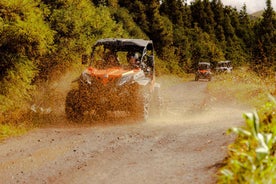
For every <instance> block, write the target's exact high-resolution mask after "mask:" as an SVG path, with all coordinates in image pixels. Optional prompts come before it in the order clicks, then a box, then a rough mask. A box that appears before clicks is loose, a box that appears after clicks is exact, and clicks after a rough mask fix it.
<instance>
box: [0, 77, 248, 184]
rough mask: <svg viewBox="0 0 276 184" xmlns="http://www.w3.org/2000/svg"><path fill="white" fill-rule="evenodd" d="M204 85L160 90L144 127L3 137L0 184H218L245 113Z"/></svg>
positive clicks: (127, 124) (114, 123) (55, 129)
mask: <svg viewBox="0 0 276 184" xmlns="http://www.w3.org/2000/svg"><path fill="white" fill-rule="evenodd" d="M207 84H208V82H204V81H199V82H194V81H190V82H183V83H178V84H175V85H174V86H171V87H169V88H166V89H163V90H162V96H163V102H164V107H165V108H164V110H163V111H162V114H161V116H160V117H150V119H149V121H148V122H145V123H142V122H140V123H133V122H131V121H130V120H127V119H124V120H122V119H120V120H116V119H113V120H110V121H109V122H105V123H90V122H86V123H85V124H84V125H72V124H68V122H66V120H64V119H62V118H59V119H58V121H59V122H51V126H50V127H48V128H41V129H37V130H34V131H32V132H30V133H28V134H27V135H24V136H21V137H16V138H11V139H8V140H6V141H4V142H3V143H1V144H0V180H1V181H0V183H3V182H4V183H115V184H116V183H118V184H122V183H126V184H130V183H133V184H137V183H149V184H150V183H152V184H155V183H156V184H157V183H158V184H162V183H164V184H165V183H183V184H186V183H193V184H194V183H202V184H208V183H209V184H211V183H215V181H216V180H215V173H216V171H217V166H219V165H220V163H221V161H222V160H223V159H224V158H225V156H226V149H227V145H228V144H229V143H230V142H231V141H233V139H234V137H233V136H229V135H226V133H225V132H226V131H227V129H228V128H230V127H233V126H239V125H240V124H241V123H242V122H243V120H242V113H243V112H245V110H246V109H245V108H244V107H241V106H240V105H237V104H235V103H229V102H223V101H221V100H218V99H217V98H216V97H214V96H210V95H209V94H208V93H206V86H207ZM60 121H64V122H60ZM119 121H120V122H119ZM54 124H67V125H68V126H66V127H62V126H57V125H54Z"/></svg>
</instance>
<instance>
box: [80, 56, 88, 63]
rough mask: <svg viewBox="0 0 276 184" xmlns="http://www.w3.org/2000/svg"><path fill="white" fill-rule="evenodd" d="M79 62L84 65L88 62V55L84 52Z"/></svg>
mask: <svg viewBox="0 0 276 184" xmlns="http://www.w3.org/2000/svg"><path fill="white" fill-rule="evenodd" d="M81 63H82V64H83V65H86V64H87V63H88V55H87V54H84V55H82V56H81Z"/></svg>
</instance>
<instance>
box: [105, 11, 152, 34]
mask: <svg viewBox="0 0 276 184" xmlns="http://www.w3.org/2000/svg"><path fill="white" fill-rule="evenodd" d="M112 10H113V9H111V10H110V11H111V12H113V11H112ZM114 16H115V19H116V20H117V22H121V23H122V25H123V29H124V30H126V31H127V32H128V33H129V37H131V38H141V39H149V38H148V36H147V35H146V34H145V33H144V32H143V31H142V29H141V28H140V27H139V26H138V25H137V24H136V23H135V21H134V20H133V18H132V16H131V15H130V14H129V11H128V10H127V9H126V8H118V9H115V11H114ZM125 36H127V35H125Z"/></svg>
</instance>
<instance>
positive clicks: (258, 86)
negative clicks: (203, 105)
mask: <svg viewBox="0 0 276 184" xmlns="http://www.w3.org/2000/svg"><path fill="white" fill-rule="evenodd" d="M208 91H209V92H210V93H211V94H212V95H213V96H216V97H218V98H221V99H224V100H236V101H239V102H241V103H244V104H246V105H249V106H251V107H258V106H261V105H262V104H263V103H264V102H265V101H266V100H267V99H268V94H275V77H274V75H270V76H267V77H261V76H260V75H257V74H256V73H254V72H252V71H250V70H249V69H248V68H247V67H243V68H238V69H235V70H234V71H233V72H232V73H230V74H220V75H215V77H214V81H213V82H211V83H209V85H208Z"/></svg>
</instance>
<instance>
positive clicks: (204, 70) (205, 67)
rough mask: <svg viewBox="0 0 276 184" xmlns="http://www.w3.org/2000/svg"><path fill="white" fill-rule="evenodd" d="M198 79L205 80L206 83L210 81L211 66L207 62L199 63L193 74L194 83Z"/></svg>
mask: <svg viewBox="0 0 276 184" xmlns="http://www.w3.org/2000/svg"><path fill="white" fill-rule="evenodd" d="M199 79H207V80H208V81H211V79H212V73H211V64H210V63H208V62H199V63H198V68H197V71H196V73H195V81H198V80H199Z"/></svg>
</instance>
